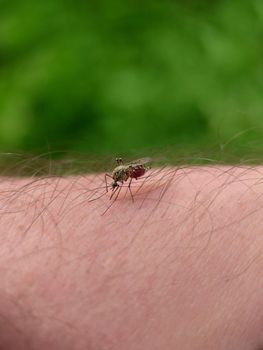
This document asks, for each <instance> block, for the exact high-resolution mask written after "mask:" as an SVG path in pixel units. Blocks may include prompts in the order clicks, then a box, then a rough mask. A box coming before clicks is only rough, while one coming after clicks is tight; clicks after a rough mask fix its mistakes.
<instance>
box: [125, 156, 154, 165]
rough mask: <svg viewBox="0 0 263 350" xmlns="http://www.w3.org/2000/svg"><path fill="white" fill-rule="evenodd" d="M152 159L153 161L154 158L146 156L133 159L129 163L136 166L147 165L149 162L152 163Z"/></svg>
mask: <svg viewBox="0 0 263 350" xmlns="http://www.w3.org/2000/svg"><path fill="white" fill-rule="evenodd" d="M151 161H152V158H150V157H145V158H141V159H136V160H133V161H132V162H130V163H129V164H127V165H133V166H135V165H147V164H149V163H151Z"/></svg>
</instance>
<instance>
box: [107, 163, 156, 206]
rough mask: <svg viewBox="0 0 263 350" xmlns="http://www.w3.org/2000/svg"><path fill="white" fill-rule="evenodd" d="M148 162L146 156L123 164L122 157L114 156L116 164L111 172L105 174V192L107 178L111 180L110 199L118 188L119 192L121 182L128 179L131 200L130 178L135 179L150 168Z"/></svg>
mask: <svg viewBox="0 0 263 350" xmlns="http://www.w3.org/2000/svg"><path fill="white" fill-rule="evenodd" d="M150 162H151V158H149V157H147V158H142V159H137V160H134V161H132V162H130V163H128V164H124V163H123V161H122V158H116V163H117V166H116V167H115V168H114V169H113V171H112V174H105V183H106V192H108V183H107V178H108V177H110V178H111V179H112V180H113V181H112V183H111V189H112V194H111V196H110V199H111V198H112V197H113V195H114V194H115V193H116V192H117V191H118V189H119V192H120V190H121V187H122V185H123V183H124V182H126V181H127V180H128V179H130V181H129V184H128V189H129V191H130V194H131V198H132V201H134V198H133V194H132V191H131V183H132V180H133V179H135V180H137V179H138V178H139V177H141V176H143V175H144V174H145V173H146V171H147V170H148V169H150V166H149V163H150ZM119 192H118V194H117V197H118V195H119ZM117 197H116V198H117Z"/></svg>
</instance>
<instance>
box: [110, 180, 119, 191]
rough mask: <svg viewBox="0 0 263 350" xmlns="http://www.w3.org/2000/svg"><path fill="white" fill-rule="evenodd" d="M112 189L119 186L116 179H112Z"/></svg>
mask: <svg viewBox="0 0 263 350" xmlns="http://www.w3.org/2000/svg"><path fill="white" fill-rule="evenodd" d="M111 187H112V189H113V190H114V188H116V187H119V185H118V184H117V181H113V182H112V184H111Z"/></svg>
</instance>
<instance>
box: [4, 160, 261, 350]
mask: <svg viewBox="0 0 263 350" xmlns="http://www.w3.org/2000/svg"><path fill="white" fill-rule="evenodd" d="M102 178H103V175H96V176H83V177H75V178H64V179H62V178H60V179H59V178H47V179H42V180H34V179H33V180H32V179H23V180H18V179H17V180H15V179H2V181H1V185H0V208H1V209H0V218H1V225H0V230H1V246H0V267H1V283H0V324H1V333H0V349H5V350H8V349H14V350H22V349H23V350H24V349H26V350H27V349H38V350H42V349H49V350H53V349H54V350H60V349H61V350H62V349H63V350H72V349H73V350H84V349H85V350H86V349H88V350H106V349H107V350H108V349H110V350H111V349H112V350H115V349H116V350H119V349H125V350H148V349H149V350H160V349H165V350H174V349H179V350H195V349H196V350H197V349H198V350H199V349H209V350H228V349H229V350H243V349H244V350H250V349H251V350H260V349H261V347H262V348H263V272H262V271H263V225H262V222H263V168H262V167H255V168H252V167H231V168H230V167H201V168H189V167H186V168H184V169H177V170H176V169H175V168H174V169H166V170H165V169H164V170H158V171H156V170H155V172H154V173H153V174H152V175H150V176H149V178H148V179H140V180H138V181H137V182H136V181H135V182H134V183H133V185H132V190H133V195H134V203H133V202H132V201H131V198H130V196H129V193H127V194H126V188H124V187H123V188H122V190H121V193H120V195H119V198H118V200H117V201H109V197H110V192H109V193H108V194H107V195H104V196H102V197H101V198H98V199H96V196H97V197H98V193H96V192H95V191H94V190H92V189H94V188H96V187H98V186H99V187H101V186H102V187H103V186H105V185H104V183H103V180H101V179H102ZM136 189H138V192H137V193H136ZM101 193H103V189H102V190H101V191H100V192H99V194H101ZM90 199H94V200H93V201H89V200H90ZM112 203H113V205H112V206H111V207H109V205H110V204H112ZM105 210H106V212H105ZM102 214H103V215H102Z"/></svg>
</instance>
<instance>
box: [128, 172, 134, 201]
mask: <svg viewBox="0 0 263 350" xmlns="http://www.w3.org/2000/svg"><path fill="white" fill-rule="evenodd" d="M131 182H132V177H131V179H130V182H129V185H128V189H129V191H130V194H131V198H132V201H133V202H134V198H133V194H132V191H131Z"/></svg>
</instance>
